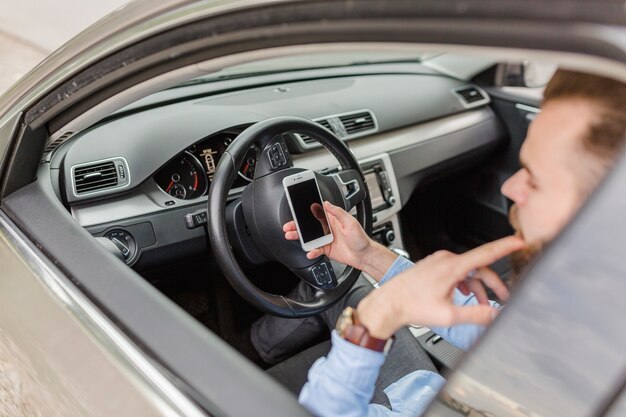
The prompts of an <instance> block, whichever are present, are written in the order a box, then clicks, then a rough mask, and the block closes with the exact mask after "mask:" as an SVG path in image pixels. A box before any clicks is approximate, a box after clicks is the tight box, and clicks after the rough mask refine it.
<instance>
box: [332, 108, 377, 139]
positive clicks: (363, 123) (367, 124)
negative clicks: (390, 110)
mask: <svg viewBox="0 0 626 417" xmlns="http://www.w3.org/2000/svg"><path fill="white" fill-rule="evenodd" d="M339 120H341V123H342V124H343V127H344V129H345V130H346V132H347V133H348V135H350V134H353V133H357V132H363V131H364V130H372V129H374V127H375V125H374V119H373V118H372V114H371V113H370V112H362V113H354V114H349V115H346V116H341V117H339Z"/></svg>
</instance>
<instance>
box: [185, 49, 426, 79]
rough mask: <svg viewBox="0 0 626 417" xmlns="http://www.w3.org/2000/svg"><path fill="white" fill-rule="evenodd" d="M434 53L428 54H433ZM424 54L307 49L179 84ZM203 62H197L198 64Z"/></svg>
mask: <svg viewBox="0 0 626 417" xmlns="http://www.w3.org/2000/svg"><path fill="white" fill-rule="evenodd" d="M432 55H433V54H429V56H432ZM425 58H426V54H416V53H407V52H397V51H374V52H372V51H355V52H345V51H335V52H324V53H308V54H298V55H291V56H284V57H278V58H270V59H264V60H259V61H254V62H250V63H246V64H240V65H234V66H232V67H227V68H224V69H222V70H220V71H217V72H213V73H211V74H209V75H205V76H202V77H198V78H194V79H192V80H189V81H186V82H185V83H182V84H180V85H179V86H185V85H189V84H197V83H205V82H211V81H218V80H224V79H229V78H241V77H248V76H253V75H259V74H271V73H276V72H287V71H301V70H307V69H318V68H330V67H346V66H355V65H369V64H380V63H392V62H412V63H416V62H417V63H419V62H422V60H424V59H425ZM201 66H202V64H200V67H201Z"/></svg>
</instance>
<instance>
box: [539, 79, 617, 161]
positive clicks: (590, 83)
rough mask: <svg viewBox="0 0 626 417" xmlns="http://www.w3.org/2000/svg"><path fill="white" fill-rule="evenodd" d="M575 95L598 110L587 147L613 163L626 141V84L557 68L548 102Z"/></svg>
mask: <svg viewBox="0 0 626 417" xmlns="http://www.w3.org/2000/svg"><path fill="white" fill-rule="evenodd" d="M572 98H574V99H583V100H587V101H590V102H591V103H592V104H593V106H594V108H595V109H597V112H596V114H597V117H596V119H595V120H594V122H593V123H592V124H591V126H589V129H588V131H587V133H586V134H585V135H584V136H583V146H584V148H585V149H586V150H588V151H590V152H591V153H592V154H594V155H596V156H598V157H600V158H601V160H602V161H603V162H604V163H605V165H610V164H611V163H612V162H613V161H614V160H615V158H616V157H617V155H618V154H619V151H620V150H621V149H622V147H623V145H624V142H625V141H626V84H625V83H623V82H620V81H617V80H614V79H611V78H606V77H602V76H599V75H592V74H586V73H582V72H576V71H568V70H558V71H556V73H555V74H554V76H553V77H552V79H551V80H550V82H549V83H548V85H547V86H546V89H545V91H544V103H545V102H548V101H554V100H559V99H572Z"/></svg>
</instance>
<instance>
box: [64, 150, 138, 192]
mask: <svg viewBox="0 0 626 417" xmlns="http://www.w3.org/2000/svg"><path fill="white" fill-rule="evenodd" d="M72 181H73V183H74V184H73V185H74V194H75V195H76V196H77V197H78V196H84V195H88V194H94V193H97V192H101V191H105V190H110V189H114V188H120V187H124V186H126V185H128V184H129V182H130V180H129V175H128V165H127V164H126V160H124V159H123V158H115V159H112V160H106V161H98V162H93V163H89V164H81V165H76V166H74V167H72Z"/></svg>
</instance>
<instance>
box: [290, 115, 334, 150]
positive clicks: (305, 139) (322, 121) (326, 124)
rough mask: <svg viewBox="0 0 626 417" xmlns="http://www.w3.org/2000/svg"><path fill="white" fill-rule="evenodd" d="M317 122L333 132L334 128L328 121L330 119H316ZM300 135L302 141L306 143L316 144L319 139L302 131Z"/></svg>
mask: <svg viewBox="0 0 626 417" xmlns="http://www.w3.org/2000/svg"><path fill="white" fill-rule="evenodd" d="M314 121H315V122H316V123H319V124H321V125H322V126H324V127H325V128H326V129H328V130H330V131H331V132H332V131H333V128H332V127H330V123H329V122H328V120H326V119H318V120H314ZM298 135H299V136H300V139H302V141H303V142H304V143H306V144H307V145H315V144H317V141H316V140H315V139H313V138H312V137H309V136H307V135H304V134H302V133H299V134H298Z"/></svg>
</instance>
